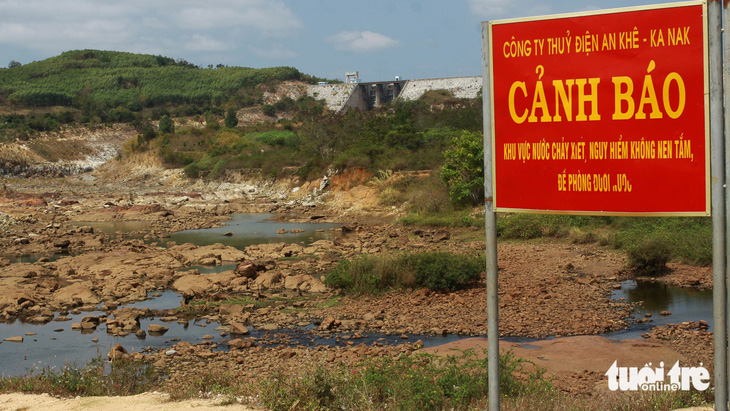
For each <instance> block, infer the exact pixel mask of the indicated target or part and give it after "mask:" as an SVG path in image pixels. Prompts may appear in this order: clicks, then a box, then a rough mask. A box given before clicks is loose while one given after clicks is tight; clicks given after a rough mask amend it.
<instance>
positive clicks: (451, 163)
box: [441, 131, 484, 205]
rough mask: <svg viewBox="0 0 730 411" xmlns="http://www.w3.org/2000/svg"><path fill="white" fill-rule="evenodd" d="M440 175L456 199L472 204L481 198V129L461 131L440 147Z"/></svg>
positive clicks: (482, 187) (454, 199) (482, 172)
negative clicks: (449, 144) (442, 149)
mask: <svg viewBox="0 0 730 411" xmlns="http://www.w3.org/2000/svg"><path fill="white" fill-rule="evenodd" d="M444 158H445V162H444V165H443V167H442V168H441V178H442V179H443V180H444V182H446V184H447V185H448V186H449V195H450V197H451V199H452V201H454V202H456V203H468V202H471V203H472V204H474V205H476V204H479V203H480V202H481V201H482V200H483V199H484V147H483V139H482V135H481V133H477V132H469V131H462V132H461V135H459V136H458V137H456V138H454V139H453V141H452V143H451V148H449V149H447V150H446V151H444Z"/></svg>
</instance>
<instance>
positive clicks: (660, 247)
mask: <svg viewBox="0 0 730 411" xmlns="http://www.w3.org/2000/svg"><path fill="white" fill-rule="evenodd" d="M628 256H629V268H631V269H632V270H633V271H634V272H635V273H636V274H637V275H648V276H658V275H662V274H665V273H666V272H667V263H668V262H669V260H671V258H672V247H671V246H670V245H669V243H668V242H667V241H666V240H664V239H661V238H655V239H652V240H649V241H647V242H643V243H639V244H636V245H635V246H633V247H631V248H630V249H629V252H628Z"/></svg>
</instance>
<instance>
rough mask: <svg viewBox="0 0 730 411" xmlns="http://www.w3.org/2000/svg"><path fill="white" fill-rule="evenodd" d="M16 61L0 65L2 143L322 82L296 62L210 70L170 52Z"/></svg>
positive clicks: (251, 99)
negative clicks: (290, 83) (289, 84)
mask: <svg viewBox="0 0 730 411" xmlns="http://www.w3.org/2000/svg"><path fill="white" fill-rule="evenodd" d="M11 66H12V68H9V69H3V70H0V116H1V117H0V140H2V139H3V137H4V139H5V140H8V139H12V138H14V137H20V138H27V137H28V134H29V133H31V134H32V133H33V132H34V131H52V130H54V129H57V128H58V126H59V124H68V123H73V122H78V123H82V124H89V123H90V124H100V123H134V122H136V123H140V122H142V121H144V120H157V119H159V118H160V117H162V116H163V115H165V114H171V115H176V116H190V115H196V114H204V113H206V112H208V111H213V112H215V113H218V114H220V113H222V112H223V110H224V109H225V108H228V107H234V108H240V107H248V106H255V105H260V104H261V103H262V101H261V97H262V95H263V92H264V90H265V87H273V86H274V85H275V84H277V83H279V82H282V81H285V80H301V81H306V82H315V81H317V80H318V79H317V78H314V77H311V76H308V75H305V74H302V73H301V72H300V71H299V70H297V69H295V68H293V67H272V68H263V69H254V68H247V67H225V66H220V65H219V66H217V68H212V66H211V68H207V69H204V68H201V67H197V66H195V65H193V64H190V63H188V62H186V61H184V60H177V61H176V60H173V59H171V58H169V57H162V56H153V55H145V54H133V53H124V52H114V51H99V50H75V51H68V52H65V53H63V54H61V55H59V56H56V57H52V58H49V59H46V60H42V61H38V62H33V63H29V64H26V65H17V64H11ZM161 107H164V108H165V110H160V109H159V108H161ZM155 108H157V109H158V110H154V109H155ZM142 112H145V113H146V115H145V116H142V115H141V114H140V113H142ZM8 130H12V132H9V131H8Z"/></svg>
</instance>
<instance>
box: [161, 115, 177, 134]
mask: <svg viewBox="0 0 730 411" xmlns="http://www.w3.org/2000/svg"><path fill="white" fill-rule="evenodd" d="M174 132H175V124H174V123H173V122H172V120H170V117H169V116H167V115H164V116H162V118H160V133H174Z"/></svg>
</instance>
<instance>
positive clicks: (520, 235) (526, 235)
mask: <svg viewBox="0 0 730 411" xmlns="http://www.w3.org/2000/svg"><path fill="white" fill-rule="evenodd" d="M543 220H544V218H543V216H540V215H536V214H511V215H508V216H505V217H504V218H500V219H498V220H497V235H498V236H499V237H500V238H504V239H510V238H511V239H519V240H529V239H531V238H538V237H542V235H543V231H542V230H543Z"/></svg>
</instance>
